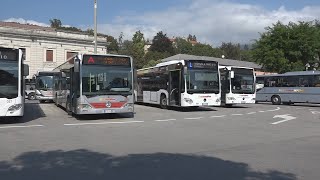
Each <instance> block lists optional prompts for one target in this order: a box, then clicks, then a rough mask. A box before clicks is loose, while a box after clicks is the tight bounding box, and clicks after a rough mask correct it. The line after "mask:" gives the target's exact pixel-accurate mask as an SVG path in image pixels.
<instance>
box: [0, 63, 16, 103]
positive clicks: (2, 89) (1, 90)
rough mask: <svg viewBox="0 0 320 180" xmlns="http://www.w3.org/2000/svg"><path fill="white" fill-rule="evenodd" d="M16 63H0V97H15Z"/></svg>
mask: <svg viewBox="0 0 320 180" xmlns="http://www.w3.org/2000/svg"><path fill="white" fill-rule="evenodd" d="M18 69H19V68H18V63H17V62H1V63H0V98H15V97H17V96H18V81H19V78H18V76H19V74H18V72H19V71H18Z"/></svg>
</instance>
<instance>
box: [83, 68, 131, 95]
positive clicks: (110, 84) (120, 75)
mask: <svg viewBox="0 0 320 180" xmlns="http://www.w3.org/2000/svg"><path fill="white" fill-rule="evenodd" d="M82 93H83V95H110V94H122V95H129V94H132V72H131V69H130V68H128V67H110V66H101V65H100V66H96V65H83V66H82Z"/></svg>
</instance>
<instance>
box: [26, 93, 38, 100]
mask: <svg viewBox="0 0 320 180" xmlns="http://www.w3.org/2000/svg"><path fill="white" fill-rule="evenodd" d="M28 99H29V100H35V99H36V95H35V94H34V93H29V94H28Z"/></svg>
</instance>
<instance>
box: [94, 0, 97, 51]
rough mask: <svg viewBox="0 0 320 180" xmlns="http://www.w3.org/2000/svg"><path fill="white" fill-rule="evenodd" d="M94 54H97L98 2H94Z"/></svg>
mask: <svg viewBox="0 0 320 180" xmlns="http://www.w3.org/2000/svg"><path fill="white" fill-rule="evenodd" d="M94 54H97V0H94Z"/></svg>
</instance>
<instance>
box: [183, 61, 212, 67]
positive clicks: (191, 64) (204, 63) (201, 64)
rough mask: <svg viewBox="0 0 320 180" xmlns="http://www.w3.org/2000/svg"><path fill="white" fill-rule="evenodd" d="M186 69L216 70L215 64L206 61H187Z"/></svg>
mask: <svg viewBox="0 0 320 180" xmlns="http://www.w3.org/2000/svg"><path fill="white" fill-rule="evenodd" d="M187 65H188V68H190V69H216V68H218V63H217V62H208V61H188V62H187Z"/></svg>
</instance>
